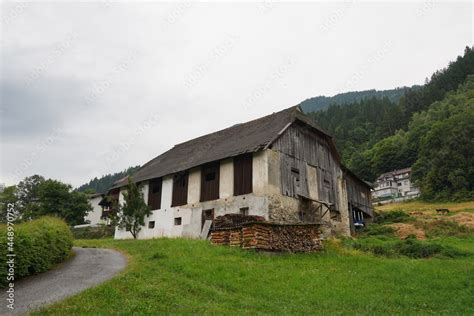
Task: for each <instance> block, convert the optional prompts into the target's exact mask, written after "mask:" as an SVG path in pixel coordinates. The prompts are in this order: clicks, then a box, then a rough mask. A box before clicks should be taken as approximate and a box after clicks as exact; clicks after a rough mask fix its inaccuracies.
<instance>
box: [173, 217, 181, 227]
mask: <svg viewBox="0 0 474 316" xmlns="http://www.w3.org/2000/svg"><path fill="white" fill-rule="evenodd" d="M174 225H175V226H180V225H181V217H175V218H174Z"/></svg>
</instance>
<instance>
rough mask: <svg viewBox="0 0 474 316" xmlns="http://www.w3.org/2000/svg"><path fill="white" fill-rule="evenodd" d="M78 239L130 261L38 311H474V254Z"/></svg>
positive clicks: (466, 243)
mask: <svg viewBox="0 0 474 316" xmlns="http://www.w3.org/2000/svg"><path fill="white" fill-rule="evenodd" d="M457 243H458V241H456V240H454V241H453V242H451V243H450V244H451V245H454V246H455V245H456V244H457ZM460 244H461V245H462V246H463V247H464V248H465V250H468V251H473V252H474V247H473V242H472V239H470V240H467V241H466V240H463V241H461V242H460ZM77 245H78V246H86V247H107V248H115V249H118V250H120V251H123V252H125V253H127V254H128V256H129V266H128V268H127V269H126V271H124V272H123V273H121V274H120V275H119V276H117V277H115V278H114V279H112V280H110V281H108V282H107V283H104V284H102V285H100V286H98V287H96V288H93V289H89V290H86V291H85V292H83V293H81V294H79V295H76V296H74V297H71V298H69V299H67V300H65V301H63V302H60V303H58V304H55V305H52V306H50V307H47V308H45V309H43V310H40V311H39V312H37V313H36V314H40V315H41V314H45V315H46V314H57V315H59V314H61V315H71V314H72V315H78V314H104V315H105V314H136V315H142V314H280V315H281V314H325V315H327V314H364V315H367V314H375V315H381V314H403V315H406V314H450V315H453V314H457V315H473V314H474V300H473V297H474V260H473V257H463V258H457V259H434V258H433V259H418V260H416V259H408V258H393V259H392V258H390V259H389V258H385V257H377V256H374V255H371V254H367V253H363V252H358V251H354V250H350V249H348V248H344V247H342V246H341V244H340V243H338V242H332V243H328V245H327V248H326V250H325V251H324V252H321V253H311V254H282V255H269V254H264V253H255V252H251V251H244V250H241V249H235V248H226V247H217V246H212V245H210V244H208V242H206V241H197V240H185V239H156V240H139V241H133V240H130V241H114V240H85V241H77Z"/></svg>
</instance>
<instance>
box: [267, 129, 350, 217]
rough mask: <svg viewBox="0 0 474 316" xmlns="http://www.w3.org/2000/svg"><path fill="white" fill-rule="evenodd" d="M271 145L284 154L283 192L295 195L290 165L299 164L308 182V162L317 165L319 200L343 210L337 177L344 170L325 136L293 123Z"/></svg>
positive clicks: (282, 166)
mask: <svg viewBox="0 0 474 316" xmlns="http://www.w3.org/2000/svg"><path fill="white" fill-rule="evenodd" d="M271 148H272V149H273V150H276V151H278V152H280V153H282V154H283V155H282V156H281V162H282V163H281V186H282V194H283V195H288V196H295V195H294V192H293V191H292V189H291V188H292V187H293V183H292V178H291V167H294V166H298V168H299V169H300V176H301V178H302V179H303V177H302V175H303V174H304V175H305V177H304V180H305V182H306V183H307V180H306V170H307V168H306V164H309V165H311V166H313V167H316V168H317V178H318V182H319V183H318V184H317V186H318V192H319V199H320V200H323V201H326V202H329V203H333V204H334V205H335V207H336V209H338V210H339V209H341V208H340V205H339V200H338V198H337V197H338V188H337V178H338V175H341V174H342V173H341V169H340V167H339V164H338V163H337V161H336V160H335V158H334V156H333V154H332V153H331V151H330V149H329V144H328V142H327V141H326V139H324V138H323V136H321V135H318V134H317V133H316V132H314V131H313V130H311V129H309V128H307V127H305V126H300V125H297V124H293V125H292V126H290V127H289V128H288V129H287V130H286V131H285V132H284V133H283V134H282V135H281V136H280V137H279V138H278V139H277V140H276V141H275V142H274V143H273V145H272V147H271ZM306 185H308V184H306ZM309 185H311V184H309ZM304 190H306V192H308V187H307V186H306V187H305V188H304Z"/></svg>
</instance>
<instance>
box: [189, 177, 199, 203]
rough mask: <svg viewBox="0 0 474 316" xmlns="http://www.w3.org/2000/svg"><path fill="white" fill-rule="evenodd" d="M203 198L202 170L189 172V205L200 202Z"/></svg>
mask: <svg viewBox="0 0 474 316" xmlns="http://www.w3.org/2000/svg"><path fill="white" fill-rule="evenodd" d="M200 198H201V168H193V169H191V170H190V171H189V179H188V204H193V203H197V202H199V200H200Z"/></svg>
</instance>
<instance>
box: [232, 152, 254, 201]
mask: <svg viewBox="0 0 474 316" xmlns="http://www.w3.org/2000/svg"><path fill="white" fill-rule="evenodd" d="M248 193H252V154H245V155H241V156H237V157H235V158H234V195H242V194H248Z"/></svg>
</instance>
